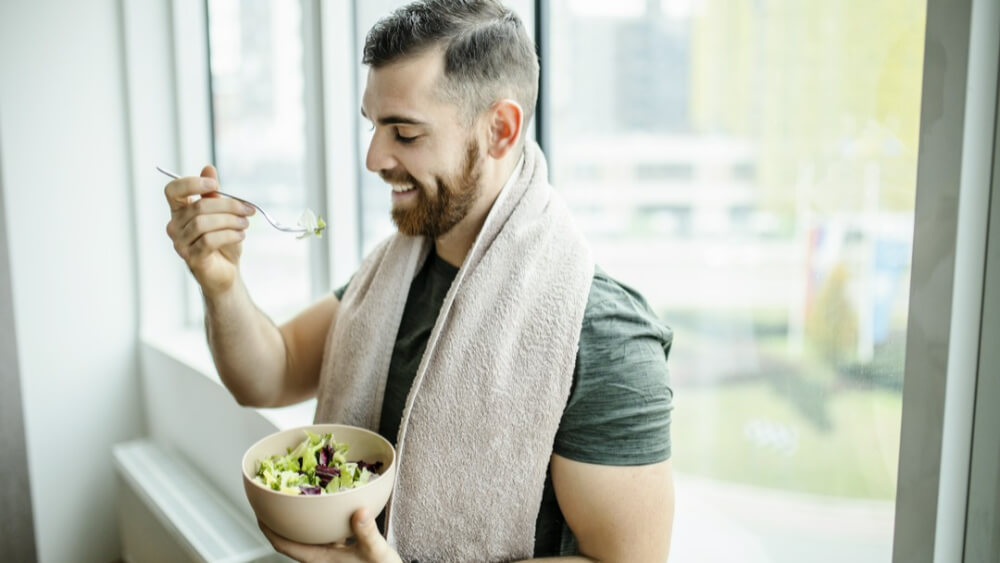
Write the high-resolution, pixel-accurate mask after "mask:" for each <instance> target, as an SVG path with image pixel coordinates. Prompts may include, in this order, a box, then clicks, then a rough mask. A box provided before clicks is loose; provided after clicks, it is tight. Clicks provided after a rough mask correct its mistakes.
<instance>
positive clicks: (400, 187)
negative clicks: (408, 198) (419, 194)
mask: <svg viewBox="0 0 1000 563" xmlns="http://www.w3.org/2000/svg"><path fill="white" fill-rule="evenodd" d="M391 185H392V191H394V192H396V193H403V192H408V191H410V190H412V189H413V184H391Z"/></svg>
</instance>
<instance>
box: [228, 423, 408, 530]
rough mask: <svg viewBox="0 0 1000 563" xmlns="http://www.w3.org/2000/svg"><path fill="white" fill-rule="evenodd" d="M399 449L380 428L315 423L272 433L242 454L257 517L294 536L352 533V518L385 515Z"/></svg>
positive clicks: (246, 485) (248, 492) (245, 480)
mask: <svg viewBox="0 0 1000 563" xmlns="http://www.w3.org/2000/svg"><path fill="white" fill-rule="evenodd" d="M395 458H396V452H395V450H394V449H393V447H392V444H390V443H389V441H388V440H386V439H385V438H383V437H382V436H380V435H378V434H377V433H375V432H372V431H370V430H366V429H364V428H358V427H356V426H348V425H342V424H312V425H309V426H301V427H298V428H292V429H288V430H282V431H280V432H276V433H274V434H271V435H270V436H266V437H264V438H263V439H261V440H260V441H258V442H257V443H256V444H254V445H253V446H251V447H250V448H249V449H248V450H247V451H246V453H245V454H244V455H243V464H242V465H243V488H244V490H245V491H246V495H247V500H248V501H249V502H250V506H251V507H252V508H253V511H254V513H255V514H256V515H257V518H259V519H260V521H261V522H263V523H264V524H265V525H267V527H269V528H271V529H272V530H274V531H275V532H277V533H278V534H280V535H282V536H284V537H286V538H288V539H290V540H294V541H298V542H301V543H310V544H326V543H332V542H339V541H343V540H345V539H346V538H348V537H349V536H351V526H350V519H351V515H352V514H354V512H355V511H357V510H358V509H360V508H362V507H365V508H368V509H369V510H371V511H372V513H373V514H378V513H379V512H381V511H382V509H383V508H384V507H385V505H386V503H387V502H388V500H389V495H390V494H391V493H392V486H393V481H394V480H395V473H396V465H395Z"/></svg>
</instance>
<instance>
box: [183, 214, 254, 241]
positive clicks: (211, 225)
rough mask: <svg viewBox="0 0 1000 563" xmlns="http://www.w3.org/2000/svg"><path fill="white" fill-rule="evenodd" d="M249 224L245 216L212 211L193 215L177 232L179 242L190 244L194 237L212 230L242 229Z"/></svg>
mask: <svg viewBox="0 0 1000 563" xmlns="http://www.w3.org/2000/svg"><path fill="white" fill-rule="evenodd" d="M249 225H250V221H248V220H247V218H246V217H240V216H237V215H232V214H230V213H212V214H211V215H195V216H194V217H192V218H191V220H190V221H188V222H187V223H186V224H184V226H182V227H181V228H180V232H179V234H178V237H177V238H178V239H179V242H180V243H182V244H190V243H191V242H194V240H195V239H197V238H198V237H200V236H202V235H204V234H205V233H210V232H212V231H222V230H225V229H232V230H234V231H242V230H244V229H246V228H247V227H248V226H249Z"/></svg>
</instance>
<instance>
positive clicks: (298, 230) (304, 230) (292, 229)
mask: <svg viewBox="0 0 1000 563" xmlns="http://www.w3.org/2000/svg"><path fill="white" fill-rule="evenodd" d="M156 169H157V170H159V171H160V172H161V173H163V174H166V175H167V176H170V177H171V178H173V179H174V180H179V179H180V176H178V175H177V174H174V173H173V172H170V171H169V170H164V169H163V168H160V167H159V166H157V167H156ZM215 193H217V194H219V195H221V196H225V197H228V198H231V199H235V200H236V201H239V202H242V203H245V204H247V205H249V206H252V207H253V208H254V209H256V210H257V211H260V214H261V215H263V216H264V219H265V220H266V221H267V222H268V223H270V224H271V226H272V227H274V228H275V229H278V230H279V231H283V232H286V233H294V234H297V235H302V234H305V233H308V232H310V230H309V229H307V228H305V227H289V226H287V225H282V224H281V223H279V222H277V221H275V220H274V219H273V218H272V217H271V216H270V215H268V214H267V211H264V209H263V208H261V206H259V205H257V204H256V203H254V202H252V201H248V200H245V199H243V198H242V197H236V196H234V195H230V194H227V193H225V192H220V191H216V192H215Z"/></svg>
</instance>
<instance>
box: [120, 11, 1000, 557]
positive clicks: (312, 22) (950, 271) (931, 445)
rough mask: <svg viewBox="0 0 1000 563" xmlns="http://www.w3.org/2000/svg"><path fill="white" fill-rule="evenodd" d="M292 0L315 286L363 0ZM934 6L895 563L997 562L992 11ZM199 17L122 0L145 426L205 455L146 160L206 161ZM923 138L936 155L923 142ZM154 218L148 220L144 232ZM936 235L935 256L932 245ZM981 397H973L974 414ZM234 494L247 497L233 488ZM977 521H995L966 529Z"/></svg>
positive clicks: (179, 291) (347, 182)
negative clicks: (188, 434)
mask: <svg viewBox="0 0 1000 563" xmlns="http://www.w3.org/2000/svg"><path fill="white" fill-rule="evenodd" d="M301 1H302V3H303V20H304V21H305V22H308V23H307V25H306V26H305V28H304V39H305V49H304V54H305V65H306V111H307V123H309V125H308V126H307V127H308V129H307V140H308V142H307V146H308V147H309V148H308V149H307V151H308V154H307V160H306V163H307V164H306V165H307V178H308V186H307V190H308V194H309V195H308V196H307V197H308V200H307V201H308V202H309V205H310V206H315V207H316V208H318V209H325V210H326V211H327V213H328V216H329V217H330V221H329V224H330V228H329V235H328V237H326V239H325V240H324V241H323V243H321V244H318V245H316V246H315V247H314V249H313V250H312V251H311V252H312V254H311V258H310V259H311V260H312V261H313V262H312V263H314V264H318V265H319V267H317V268H313V270H315V271H314V272H313V274H312V278H311V287H312V293H313V295H312V297H313V298H315V297H318V296H319V295H322V294H324V293H325V292H327V291H329V290H330V288H332V287H336V286H337V285H339V284H341V283H344V282H345V281H346V280H347V279H348V277H349V276H350V274H351V273H352V272H353V271H354V269H355V268H356V267H357V264H358V263H359V262H360V259H361V241H362V236H361V227H362V225H361V221H360V213H361V210H360V201H361V198H360V197H359V194H358V189H359V187H360V181H359V179H360V177H361V175H362V174H363V173H364V170H363V169H362V163H361V157H362V155H360V154H359V153H360V149H359V138H358V133H357V132H358V131H359V126H358V119H359V117H358V111H357V107H358V100H357V91H358V86H359V85H358V83H357V78H356V74H357V73H356V69H355V61H354V55H353V54H354V52H355V49H356V47H355V45H356V43H357V39H358V37H357V33H358V30H356V29H355V27H356V24H355V21H356V9H357V4H356V0H352V1H350V2H321V1H320V0H301ZM516 4H517V7H518V8H519V9H520V10H521V12H522V14H523V15H525V16H526V17H527V16H528V14H526V13H524V9H525V8H524V7H523V6H522V4H524V5H525V6H531V7H533V8H534V12H533V14H532V18H533V22H532V29H533V30H534V35H535V38H536V41H537V42H538V43H539V48H540V50H541V54H542V55H543V57H542V67H541V68H542V75H541V83H540V93H541V96H540V99H539V102H538V109H537V115H538V116H542V117H544V116H545V115H546V112H547V109H548V108H547V101H546V99H545V94H547V92H548V88H547V85H548V83H549V74H548V73H547V72H546V65H545V62H546V61H545V58H544V54H545V49H546V45H547V42H546V40H545V39H546V38H545V29H547V24H548V17H549V15H548V9H549V8H548V7H547V4H546V2H545V0H534V1H533V2H530V0H524V1H520V2H517V3H516ZM927 10H928V15H927V31H926V38H927V43H928V44H930V43H931V42H932V41H937V42H939V43H940V44H941V45H942V46H943V47H944V49H945V53H946V54H947V62H946V63H945V62H937V61H935V60H932V59H931V58H930V57H929V56H927V54H926V53H925V71H924V78H923V92H925V93H926V92H928V91H930V89H932V88H940V89H941V91H942V96H943V98H942V101H943V104H944V108H945V114H944V115H945V117H947V118H949V120H947V121H944V122H942V121H941V120H938V121H934V120H933V119H932V117H933V112H934V111H935V108H934V107H933V106H932V104H933V101H932V100H930V98H929V97H927V96H924V99H923V100H922V110H921V112H922V113H921V130H920V147H921V151H920V158H919V161H918V177H917V178H918V179H917V203H916V205H917V210H918V212H920V211H922V210H926V209H929V208H935V206H937V205H938V203H937V202H939V201H942V198H944V199H951V200H954V201H956V202H958V205H956V206H955V208H954V210H953V212H951V211H949V212H948V213H945V215H946V216H944V217H943V218H942V219H943V220H944V221H945V223H946V224H945V227H943V228H942V227H937V226H934V225H929V224H927V223H926V222H916V224H915V227H914V231H915V232H914V235H915V236H914V248H913V272H914V276H913V277H914V278H915V279H916V278H917V277H918V276H917V274H918V273H921V272H928V271H930V270H931V269H933V268H934V267H936V266H938V265H940V264H941V263H942V261H945V263H946V262H947V260H948V258H949V256H950V257H955V258H956V259H955V260H954V261H952V262H951V264H950V268H948V267H947V265H946V271H945V272H944V274H945V277H946V278H948V279H950V280H951V281H952V283H949V284H946V287H940V288H936V290H934V291H933V292H931V293H928V292H923V293H921V292H920V288H919V286H918V285H917V284H918V283H919V281H913V282H911V288H910V320H909V321H908V327H907V333H908V335H909V334H911V331H913V330H915V324H914V323H915V322H916V321H915V320H914V318H915V317H916V316H919V315H921V314H927V313H928V312H929V311H930V307H931V304H932V303H935V302H937V303H945V304H946V306H947V311H948V315H947V317H946V319H945V324H946V325H947V326H946V327H945V330H944V333H945V336H944V339H945V340H944V345H945V349H946V350H947V352H946V357H947V359H946V361H945V363H944V364H943V366H944V367H943V368H941V367H940V366H941V365H942V364H941V363H940V360H941V358H940V356H938V357H934V356H933V354H935V353H936V352H935V351H933V350H931V349H929V348H927V347H918V346H908V347H907V352H906V360H905V383H904V390H903V395H904V400H903V413H902V417H903V418H902V435H901V441H900V456H899V468H898V489H897V497H896V520H895V529H894V534H893V559H892V560H893V561H894V562H897V563H902V562H904V561H905V562H907V563H909V562H911V561H934V562H938V563H945V562H948V563H951V562H952V561H960V560H961V561H965V562H967V563H972V562H974V561H985V560H988V557H989V555H992V556H993V558H996V557H997V555H998V550H1000V546H997V545H996V544H995V542H994V543H993V544H992V545H991V543H990V542H993V541H994V540H993V538H992V537H991V536H990V532H991V530H996V529H1000V524H998V522H1000V517H998V515H997V513H996V512H997V510H996V509H997V506H996V503H991V502H990V500H991V499H996V498H1000V493H998V491H1000V482H998V477H997V474H998V472H997V471H996V464H997V461H996V460H997V459H998V458H1000V455H998V454H997V451H996V448H997V445H996V443H995V439H992V437H991V436H992V433H991V432H990V431H989V429H993V428H996V427H997V424H998V418H1000V415H998V414H997V413H996V411H995V410H994V409H989V408H985V407H984V405H992V404H995V403H996V402H998V401H1000V382H998V381H997V380H996V379H997V378H996V377H992V378H991V377H988V375H995V374H996V373H997V372H998V371H1000V351H998V350H997V347H996V346H995V345H994V346H990V345H989V344H990V343H995V342H997V341H1000V290H998V287H1000V283H997V281H996V280H997V278H998V276H1000V250H998V248H1000V234H998V233H1000V219H998V217H1000V144H997V142H996V134H997V133H998V132H1000V120H998V117H1000V103H998V102H1000V98H998V95H997V78H996V77H997V50H998V49H997V34H996V30H997V28H998V23H1000V8H998V7H997V6H996V5H995V2H991V0H928V2H927ZM206 12H207V8H206V4H205V0H160V1H159V2H139V1H138V0H125V1H124V2H123V10H122V25H123V32H124V38H125V43H126V52H127V53H128V56H127V60H126V70H127V75H126V78H127V90H128V92H127V99H128V113H129V121H128V123H129V136H130V143H131V146H130V149H131V156H132V162H131V170H130V173H131V177H132V181H133V184H134V185H135V186H137V189H136V197H135V213H136V217H137V220H136V230H137V232H136V235H135V236H136V237H137V241H138V245H139V248H140V252H139V260H138V269H139V281H140V287H139V295H140V304H141V311H140V327H141V334H140V349H141V350H140V352H141V357H143V362H142V374H141V376H142V377H143V378H144V380H145V383H146V384H145V385H144V388H145V391H144V393H145V394H144V400H145V402H146V404H145V411H146V413H147V415H146V416H147V428H148V429H149V433H150V435H151V436H152V437H153V438H154V439H158V440H160V441H163V442H166V443H168V445H171V446H174V447H175V448H176V449H177V450H178V452H179V454H180V455H184V456H186V457H188V458H189V459H192V458H194V457H196V456H197V455H199V454H202V455H203V452H193V451H185V446H184V444H183V442H182V441H181V440H179V439H177V438H176V436H178V435H180V434H181V433H182V430H183V429H185V428H187V427H188V426H189V425H191V424H193V422H192V421H191V420H187V421H185V420H178V419H179V418H185V417H171V416H168V415H167V414H165V413H166V411H169V410H170V409H165V408H164V405H163V404H162V401H164V400H167V399H164V394H163V393H162V390H164V389H167V390H171V389H172V390H173V392H172V393H170V395H172V396H177V397H184V396H186V395H187V394H188V393H197V392H199V390H200V389H201V390H203V389H204V387H203V386H204V385H209V386H211V387H212V388H217V387H218V386H219V385H221V383H219V382H218V378H217V377H216V376H215V375H214V370H213V368H212V362H211V359H210V357H209V356H208V351H207V347H205V346H204V338H203V336H202V335H201V329H200V327H194V328H192V327H190V326H189V325H188V328H185V324H186V323H187V322H188V321H189V320H188V319H184V318H183V316H184V315H183V314H182V311H184V310H185V309H186V307H185V306H184V304H185V303H186V302H187V300H188V299H190V298H192V296H191V295H189V292H190V291H191V290H192V289H194V286H193V285H192V284H190V282H189V281H188V280H189V278H190V276H189V274H188V272H187V271H186V270H185V269H184V267H183V264H182V263H181V262H180V261H179V260H177V259H176V257H175V256H174V253H173V249H172V248H171V247H170V244H169V241H168V240H167V238H166V236H165V235H164V234H163V230H162V228H160V226H161V225H162V224H165V222H166V208H165V207H164V201H163V199H162V192H160V191H158V190H150V189H147V188H149V187H150V186H158V187H159V186H162V185H163V181H162V178H160V177H159V176H158V175H157V174H156V172H155V170H154V169H153V166H154V165H155V164H161V165H163V166H172V167H175V169H181V170H191V169H194V168H195V167H198V166H200V165H201V164H203V163H205V162H210V161H212V149H211V146H212V143H211V102H210V97H209V96H210V94H209V89H208V81H209V67H208V56H207V53H208V44H207V26H206V23H207V22H206V17H207V14H206ZM991 69H992V71H991ZM345 85H349V86H348V87H345ZM534 131H535V133H536V136H537V137H538V140H539V142H540V144H542V146H543V147H544V148H545V149H547V150H549V151H551V150H553V147H552V146H551V143H550V142H548V141H549V139H548V138H547V133H548V131H547V128H546V127H545V124H544V121H543V119H537V120H536V123H535V129H534ZM933 147H944V149H943V150H938V149H934V150H933V152H932V149H933ZM942 179H943V180H942ZM991 190H992V193H991ZM991 198H992V199H991ZM991 201H992V213H991V212H990V209H991V208H990V205H991ZM150 224H153V225H155V226H156V228H147V226H148V225H150ZM942 237H943V239H942ZM932 240H934V241H936V242H937V243H938V247H939V248H943V250H937V249H935V248H933V247H934V245H931V244H929V242H930V241H932ZM987 240H988V241H989V243H990V244H988V245H987ZM942 243H943V244H942ZM987 280H989V281H990V283H986V282H987ZM194 290H196V289H194ZM915 292H916V294H915ZM915 297H919V299H915ZM908 338H909V337H908ZM198 342H200V343H201V344H200V345H198V344H197V343H198ZM164 360H169V361H164ZM933 362H937V363H936V364H935V363H933ZM935 366H938V367H937V368H935ZM942 369H943V371H942ZM196 376H197V377H196ZM942 376H944V377H942ZM192 382H193V383H192ZM181 386H190V387H185V388H184V389H181V388H180V387H181ZM217 395H218V397H219V398H217V399H214V400H215V401H217V402H219V406H220V409H219V410H220V411H223V412H228V413H230V414H232V413H233V410H232V409H231V408H230V407H231V405H230V404H228V403H231V398H229V397H227V396H226V395H225V393H222V394H217ZM223 402H225V403H227V404H225V405H223V404H222V403H223ZM975 405H979V406H980V408H978V409H975V411H973V407H974V406H975ZM223 407H224V408H223ZM243 411H244V412H242V414H240V415H239V416H241V417H244V415H245V418H246V421H247V422H245V424H244V428H246V427H248V426H247V425H249V426H253V425H256V424H259V423H260V421H261V420H264V421H265V426H266V427H273V428H280V427H283V426H286V425H293V424H295V423H296V422H297V421H300V420H302V419H303V418H304V417H305V416H306V415H307V412H306V411H308V408H305V407H303V406H299V407H298V408H297V409H291V410H285V411H274V410H268V409H243ZM245 411H250V412H245ZM158 413H164V414H158ZM973 413H974V414H973ZM198 416H202V415H198ZM204 416H209V418H211V415H204ZM195 418H198V417H195ZM199 420H200V419H199ZM241 420H242V419H241ZM240 424H243V423H239V422H236V423H233V424H229V425H227V429H228V430H225V431H228V432H230V434H231V433H232V432H233V430H232V429H233V427H234V426H235V427H240ZM253 427H255V428H256V427H257V426H253ZM976 429H979V430H980V431H979V432H975V430H976ZM244 432H245V430H244ZM217 461H218V460H204V464H203V465H201V466H200V467H199V469H200V470H202V471H204V472H205V473H206V477H208V478H209V479H210V480H213V481H215V482H226V483H228V481H230V479H229V478H230V477H231V475H230V472H229V471H228V470H225V469H224V468H225V467H228V466H227V465H226V464H225V463H222V462H218V463H217ZM223 488H224V489H225V490H227V491H229V488H230V487H228V486H227V487H223ZM229 496H230V498H231V500H234V501H235V502H236V503H237V504H241V503H242V504H245V499H242V498H241V495H240V492H239V491H238V490H236V489H234V490H233V491H230V495H229ZM234 496H235V497H237V498H233V497H234ZM959 515H960V516H959ZM983 518H986V521H987V522H990V523H992V528H975V527H970V526H968V525H967V522H968V521H973V519H977V520H980V519H983Z"/></svg>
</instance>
